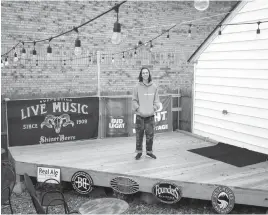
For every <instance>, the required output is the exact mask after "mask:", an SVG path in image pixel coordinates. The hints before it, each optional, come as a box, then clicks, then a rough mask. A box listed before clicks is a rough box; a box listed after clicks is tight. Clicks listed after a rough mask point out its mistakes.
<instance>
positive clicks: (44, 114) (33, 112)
mask: <svg viewBox="0 0 268 215" xmlns="http://www.w3.org/2000/svg"><path fill="white" fill-rule="evenodd" d="M7 119H8V137H9V146H24V145H35V144H46V143H53V142H64V141H74V140H82V139H90V138H97V137H98V123H99V98H98V97H83V98H52V99H34V100H14V101H8V103H7Z"/></svg>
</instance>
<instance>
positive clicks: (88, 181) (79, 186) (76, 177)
mask: <svg viewBox="0 0 268 215" xmlns="http://www.w3.org/2000/svg"><path fill="white" fill-rule="evenodd" d="M71 183H72V185H73V188H74V190H75V191H76V192H78V193H80V194H83V195H84V194H89V193H90V192H91V191H92V190H93V187H92V186H93V180H92V178H91V177H90V175H89V174H88V173H86V172H83V171H79V172H76V173H74V174H73V176H72V179H71Z"/></svg>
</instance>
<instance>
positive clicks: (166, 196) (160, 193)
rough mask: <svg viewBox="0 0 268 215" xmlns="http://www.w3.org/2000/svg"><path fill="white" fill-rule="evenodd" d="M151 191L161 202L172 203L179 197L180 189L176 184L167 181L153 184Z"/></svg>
mask: <svg viewBox="0 0 268 215" xmlns="http://www.w3.org/2000/svg"><path fill="white" fill-rule="evenodd" d="M152 193H153V194H154V195H155V196H156V198H158V199H159V200H160V201H161V202H164V203H167V204H173V203H176V202H178V201H180V199H181V190H180V188H179V187H178V186H177V185H176V184H171V183H168V182H161V183H157V184H155V185H154V186H153V189H152Z"/></svg>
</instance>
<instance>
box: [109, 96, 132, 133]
mask: <svg viewBox="0 0 268 215" xmlns="http://www.w3.org/2000/svg"><path fill="white" fill-rule="evenodd" d="M126 104H127V98H105V115H106V137H127V136H128V130H127V129H128V109H127V105H126Z"/></svg>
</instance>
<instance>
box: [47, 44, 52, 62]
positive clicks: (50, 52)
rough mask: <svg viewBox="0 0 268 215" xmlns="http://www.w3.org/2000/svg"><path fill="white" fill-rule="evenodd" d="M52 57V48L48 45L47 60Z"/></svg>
mask: <svg viewBox="0 0 268 215" xmlns="http://www.w3.org/2000/svg"><path fill="white" fill-rule="evenodd" d="M51 57H52V48H51V47H50V45H49V46H48V47H47V59H51Z"/></svg>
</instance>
